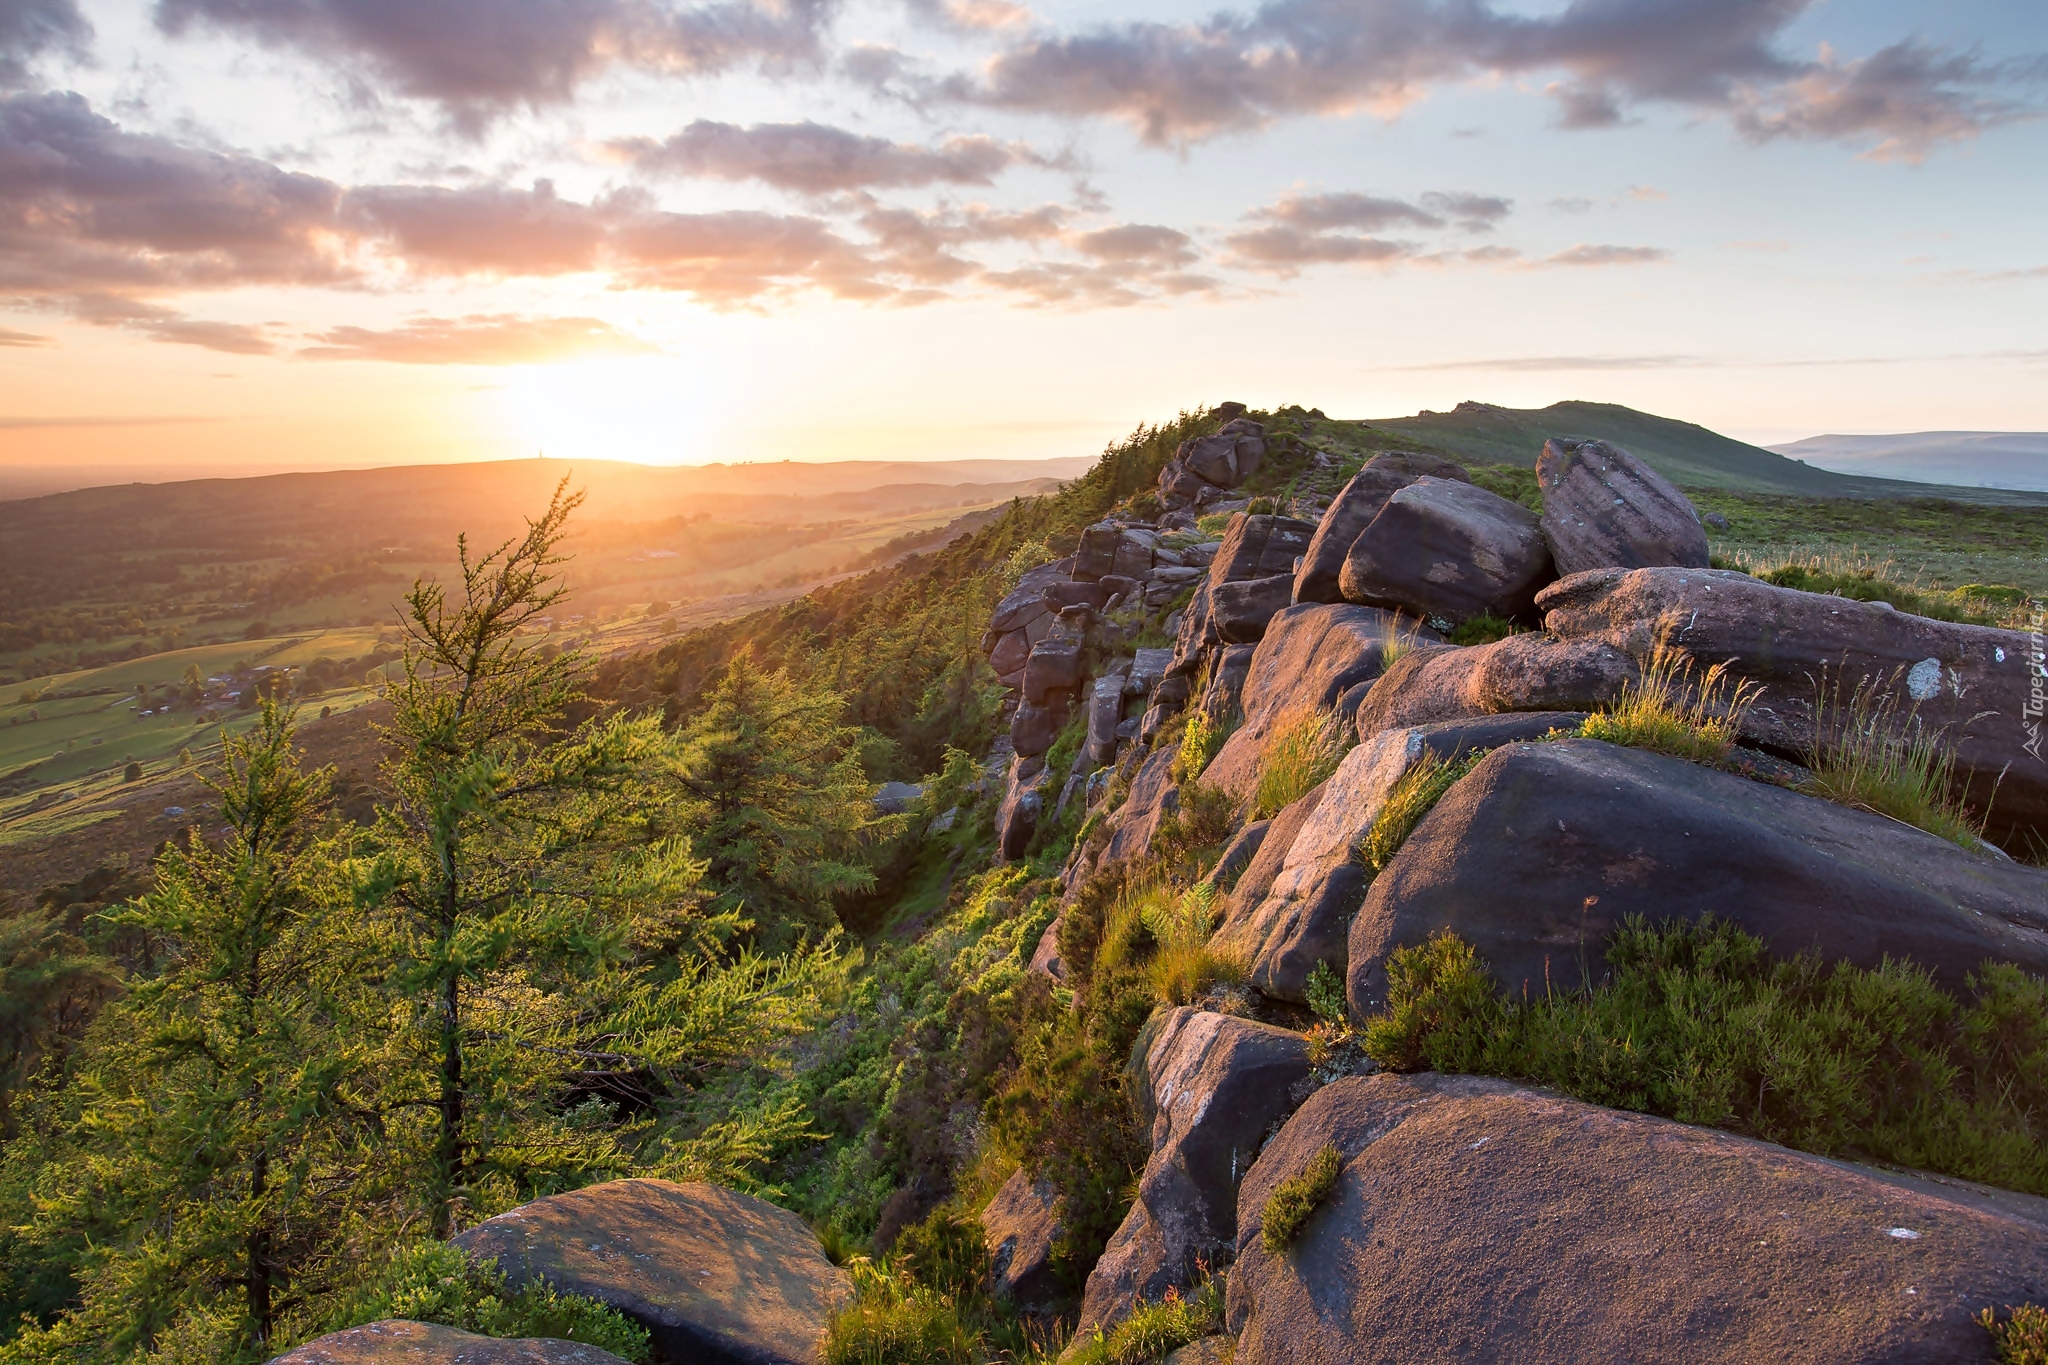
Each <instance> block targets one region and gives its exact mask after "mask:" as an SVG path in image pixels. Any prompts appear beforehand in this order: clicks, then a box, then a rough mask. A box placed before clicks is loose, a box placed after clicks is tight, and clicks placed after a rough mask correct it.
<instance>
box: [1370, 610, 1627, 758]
mask: <svg viewBox="0 0 2048 1365" xmlns="http://www.w3.org/2000/svg"><path fill="white" fill-rule="evenodd" d="M1637 672H1638V670H1637V668H1636V664H1635V660H1633V659H1631V658H1630V657H1629V656H1628V655H1627V654H1625V653H1623V652H1622V651H1621V650H1619V649H1617V648H1615V647H1614V646H1613V645H1610V644H1607V643H1605V642H1604V641H1600V640H1558V639H1554V638H1552V637H1551V636H1548V635H1541V634H1536V633H1533V632H1532V633H1530V634H1526V635H1510V636H1508V637H1507V638H1506V639H1505V640H1495V641H1494V642H1493V643H1491V644H1485V645H1473V646H1472V647H1470V648H1469V649H1442V648H1428V647H1419V648H1415V649H1411V650H1410V651H1408V652H1407V653H1406V654H1403V655H1402V656H1401V657H1400V658H1399V659H1397V660H1395V662H1394V666H1393V667H1392V668H1389V669H1388V670H1387V671H1386V673H1385V674H1384V675H1383V676H1382V677H1381V678H1379V680H1378V681H1376V682H1374V683H1373V684H1372V687H1371V688H1370V689H1369V690H1368V691H1367V692H1366V693H1365V695H1364V697H1363V698H1362V699H1361V700H1360V701H1359V703H1358V709H1357V710H1356V711H1355V712H1353V713H1352V720H1351V724H1352V730H1353V732H1354V733H1356V734H1359V735H1365V736H1371V735H1376V734H1378V733H1379V732H1380V731H1382V730H1386V729H1391V728H1393V727H1394V726H1397V725H1427V724H1429V723H1430V722H1431V721H1438V720H1458V719H1462V718H1465V717H1470V716H1484V715H1491V714H1493V713H1495V712H1500V711H1595V710H1598V709H1599V708H1601V707H1602V706H1605V705H1607V704H1608V703H1609V702H1611V701H1613V700H1614V699H1615V698H1617V697H1619V696H1620V695H1621V690H1622V688H1623V687H1625V686H1626V685H1627V684H1628V683H1629V682H1631V681H1633V680H1634V679H1635V677H1636V676H1637Z"/></svg>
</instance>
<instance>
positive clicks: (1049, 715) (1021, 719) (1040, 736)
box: [1010, 689, 1072, 758]
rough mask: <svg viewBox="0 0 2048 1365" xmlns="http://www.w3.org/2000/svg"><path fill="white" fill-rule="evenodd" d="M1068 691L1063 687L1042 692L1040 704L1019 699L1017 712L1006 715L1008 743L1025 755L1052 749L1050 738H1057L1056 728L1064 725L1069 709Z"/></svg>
mask: <svg viewBox="0 0 2048 1365" xmlns="http://www.w3.org/2000/svg"><path fill="white" fill-rule="evenodd" d="M1071 695H1072V694H1071V693H1069V692H1067V691H1065V690H1064V689H1061V690H1055V691H1050V692H1047V693H1046V694H1045V704H1044V705H1043V706H1041V705H1038V704H1037V703H1034V702H1029V701H1026V702H1020V703H1019V704H1018V706H1017V713H1016V714H1015V715H1013V716H1011V717H1010V744H1011V747H1013V748H1014V749H1015V750H1016V751H1017V752H1018V753H1019V754H1021V755H1023V756H1024V757H1026V758H1036V757H1037V756H1038V755H1040V754H1042V753H1044V752H1046V751H1047V750H1048V749H1050V748H1052V746H1053V741H1055V740H1057V739H1058V738H1059V737H1060V731H1062V730H1064V729H1066V728H1067V713H1068V711H1069V710H1070V709H1071V708H1070V705H1069V701H1068V698H1069V697H1070V696H1071Z"/></svg>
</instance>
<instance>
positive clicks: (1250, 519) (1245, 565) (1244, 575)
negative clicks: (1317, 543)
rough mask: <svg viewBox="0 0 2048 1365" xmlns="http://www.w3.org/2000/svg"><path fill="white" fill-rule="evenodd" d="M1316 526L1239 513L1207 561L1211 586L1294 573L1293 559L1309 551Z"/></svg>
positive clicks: (1263, 514) (1284, 519)
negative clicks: (1309, 544)
mask: <svg viewBox="0 0 2048 1365" xmlns="http://www.w3.org/2000/svg"><path fill="white" fill-rule="evenodd" d="M1315 533H1316V528H1315V523H1314V522H1309V521H1298V520H1296V519H1295V518H1293V517H1276V516H1271V515H1269V514H1267V513H1263V512H1262V513H1260V514H1259V515H1257V516H1253V515H1251V514H1250V513H1240V514H1239V515H1237V516H1234V517H1232V518H1231V519H1230V526H1229V528H1228V529H1227V530H1225V531H1224V533H1223V539H1222V541H1221V542H1220V543H1219V544H1218V545H1217V547H1216V557H1215V558H1214V559H1213V560H1211V561H1210V562H1209V581H1210V582H1211V583H1236V582H1241V581H1243V580H1245V579H1251V578H1271V577H1272V576H1273V575H1274V574H1277V573H1285V574H1291V573H1293V572H1294V557H1295V556H1296V555H1298V554H1301V553H1302V552H1303V551H1304V550H1306V549H1308V543H1309V541H1310V540H1311V539H1313V538H1314V536H1315Z"/></svg>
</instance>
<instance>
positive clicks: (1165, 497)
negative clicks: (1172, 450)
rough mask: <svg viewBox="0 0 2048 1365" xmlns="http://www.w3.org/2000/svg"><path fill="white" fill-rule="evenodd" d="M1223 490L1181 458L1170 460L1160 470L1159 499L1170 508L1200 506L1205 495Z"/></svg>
mask: <svg viewBox="0 0 2048 1365" xmlns="http://www.w3.org/2000/svg"><path fill="white" fill-rule="evenodd" d="M1220 491H1221V490H1220V489H1218V488H1217V487H1216V485H1215V484H1213V483H1210V482H1209V481H1208V480H1207V479H1204V478H1203V477H1202V476H1201V475H1199V474H1197V473H1195V471H1194V470H1192V469H1189V468H1188V467H1187V466H1186V465H1185V464H1182V463H1181V462H1180V461H1179V460H1168V461H1167V462H1166V465H1165V467H1164V468H1162V469H1161V470H1160V471H1159V501H1160V503H1161V505H1163V506H1165V507H1168V508H1186V507H1199V506H1201V505H1202V503H1203V502H1204V501H1206V499H1205V497H1204V495H1205V494H1207V495H1212V496H1213V495H1214V494H1216V493H1218V492H1220Z"/></svg>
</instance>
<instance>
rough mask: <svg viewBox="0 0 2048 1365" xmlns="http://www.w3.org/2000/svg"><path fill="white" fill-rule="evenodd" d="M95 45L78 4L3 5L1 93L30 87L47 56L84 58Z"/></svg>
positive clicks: (58, 0)
mask: <svg viewBox="0 0 2048 1365" xmlns="http://www.w3.org/2000/svg"><path fill="white" fill-rule="evenodd" d="M91 42H92V25H91V24H90V23H88V22H87V21H86V18H85V16H84V15H83V14H81V13H79V10H78V5H77V4H76V2H75V0H7V3H6V4H0V90H11V89H15V88H17V87H19V86H22V85H25V84H27V83H28V81H29V80H30V79H31V76H32V74H33V68H34V61H35V59H36V58H37V57H40V56H42V55H43V54H44V53H45V52H65V53H68V54H69V55H71V56H73V57H81V58H82V57H84V56H85V54H86V51H87V48H88V47H89V46H90V44H91Z"/></svg>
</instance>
